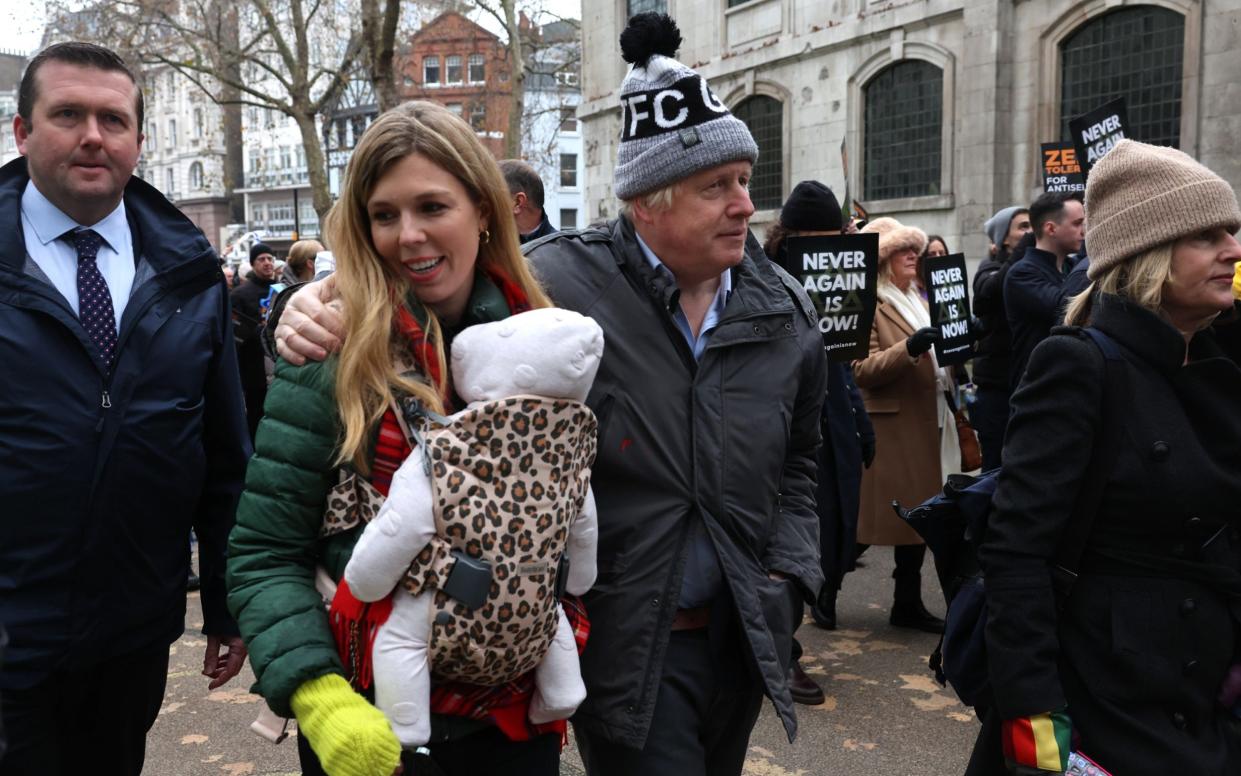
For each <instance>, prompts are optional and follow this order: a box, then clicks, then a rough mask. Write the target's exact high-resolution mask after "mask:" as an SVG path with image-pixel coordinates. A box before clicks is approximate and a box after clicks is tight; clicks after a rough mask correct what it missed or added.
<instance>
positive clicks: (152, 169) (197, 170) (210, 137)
mask: <svg viewBox="0 0 1241 776" xmlns="http://www.w3.org/2000/svg"><path fill="white" fill-rule="evenodd" d="M142 81H143V85H142V91H143V99H144V100H145V103H146V127H144V128H143V131H144V133H145V135H146V137H145V139H144V140H143V143H142V156H141V157H140V159H139V161H138V169H137V175H138V177H140V178H142V179H144V180H146V181H147V182H148V183H150V184H151V185H152V186H154V187H155V188H157V189H159V190H160V192H162V193H163V195H164V196H165V197H167V198H168V199H169V200H171V201H172V202H174V203H176V205H177V207H178V208H180V209H181V212H182V213H184V214H185V215H186V216H187V217H188V218H189V219H190V220H191V221H193V222H194V224H195V225H196V226H197V227H198V228H199V229H201V230H202V232H203V234H205V235H206V236H207V239H208V240H209V241H210V242H211V244H212V245H213V246H214V247H215V248H216V250H221V249H222V248H223V245H222V242H221V235H222V233H223V232H224V231H225V226H226V225H227V224H228V221H229V200H228V197H229V193H230V192H229V191H228V188H227V187H226V185H225V180H224V177H225V176H224V164H225V156H226V154H227V150H226V148H225V136H224V126H223V112H222V111H221V109H220V107H219V106H218V105H216V104H215V103H214V102H212V101H211V99H210V98H208V97H207V95H206V94H204V93H203V91H202V90H201V89H200V88H198V87H197V86H196V85H194V83H193V82H192V81H190V80H189V79H188V78H186V77H185V76H183V75H181V74H180V73H178V72H176V71H175V70H173V69H172V68H169V67H159V66H149V67H146V68H144V69H143V72H142Z"/></svg>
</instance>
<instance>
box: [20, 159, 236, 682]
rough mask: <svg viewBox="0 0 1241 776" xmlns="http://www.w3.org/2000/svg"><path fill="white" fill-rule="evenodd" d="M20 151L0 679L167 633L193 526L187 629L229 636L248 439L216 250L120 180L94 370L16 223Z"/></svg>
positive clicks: (87, 348) (88, 350) (136, 183)
mask: <svg viewBox="0 0 1241 776" xmlns="http://www.w3.org/2000/svg"><path fill="white" fill-rule="evenodd" d="M28 180H29V178H28V177H27V174H26V160H25V159H24V158H22V159H18V160H15V161H13V162H11V163H9V164H7V165H5V166H4V168H3V169H0V218H3V219H5V221H6V222H7V223H8V224H9V226H8V227H7V228H4V229H0V364H2V365H3V366H2V367H0V622H3V623H4V627H5V628H6V629H7V630H8V632H9V639H10V644H9V648H8V652H7V654H6V657H5V664H4V670H3V672H0V687H4V688H21V687H29V686H32V685H33V684H35V683H37V682H38V681H39V680H40V679H41V678H42V677H44V676H46V674H47V673H48V672H49V671H51V670H53V669H54V668H57V667H64V668H78V669H85V668H90V667H92V666H95V665H98V664H99V663H101V662H103V661H106V660H107V659H108V658H110V657H115V656H118V655H123V654H127V653H130V652H133V651H136V650H139V649H148V648H155V647H158V646H160V645H167V644H170V643H172V642H173V641H175V640H176V639H177V637H178V636H180V635H181V632H182V630H183V628H184V618H185V601H186V598H185V581H186V577H187V575H188V573H189V533H190V528H191V527H193V529H194V530H195V532H196V533H197V535H198V539H199V552H200V572H199V576H200V577H201V578H202V603H203V617H204V624H203V630H204V631H205V632H207V633H210V634H213V635H233V634H236V633H237V626H236V624H235V623H234V622H233V619H232V617H230V616H229V614H228V611H227V609H226V607H225V600H224V555H225V547H226V542H227V540H228V532H229V530H230V529H231V528H232V524H233V512H234V510H235V509H236V506H237V498H238V494H239V493H240V492H241V484H242V478H243V477H244V475H245V466H246V460H247V459H248V458H249V456H250V440H249V438H248V437H247V436H246V430H245V425H244V420H243V418H244V415H243V413H242V407H241V385H240V382H239V381H238V377H237V359H236V356H235V355H234V354H233V336H232V330H231V324H230V322H229V304H228V295H227V291H226V289H225V287H224V282H223V274H222V273H221V272H220V265H219V260H218V259H217V258H216V255H215V251H214V250H212V248H211V245H210V243H208V242H207V239H206V238H205V237H203V234H202V232H200V231H199V230H198V228H197V227H195V226H194V224H192V223H191V222H190V221H189V219H187V218H186V217H185V216H184V215H182V214H181V213H180V211H178V210H177V209H176V208H175V207H173V206H172V204H171V203H169V202H168V200H166V199H164V197H163V195H161V194H160V193H159V192H158V191H156V190H155V189H153V188H151V187H150V186H149V185H147V184H146V183H144V182H143V181H141V180H139V179H138V178H131V179H130V181H129V183H128V185H126V187H125V193H124V197H125V210H126V214H127V215H128V217H129V220H130V227H131V229H133V230H134V232H135V234H136V235H137V237H138V243H139V244H140V246H141V251H140V255H141V260H140V261H139V263H138V266H137V271H136V275H135V277H134V286H133V291H132V293H131V294H130V297H129V302H128V303H127V305H126V307H125V312H124V315H123V317H122V319H121V327H120V333H119V338H118V340H117V349H116V357H115V360H114V362H113V368H112V371H111V374H109V373H108V372H107V371H106V370H105V369H104V368H103V366H102V363H101V361H100V359H99V356H98V352H97V349H96V348H95V346H94V344H93V343H92V342H91V340H90V338H89V337H88V336H87V334H86V332H85V330H84V329H83V328H82V325H81V323H80V322H79V320H78V317H77V316H76V315H75V314H74V313H73V310H72V309H71V308H70V307H69V305H68V304H67V303H66V302H65V300H64V297H62V296H61V295H60V294H59V293H57V291H56V289H55V288H54V287H53V286H52V285H51V284H50V283H48V282H47V281H46V280H42V279H40V278H39V277H38V275H37V273H36V272H34V269H35V268H36V267H37V265H34V263H33V262H31V261H29V259H28V257H27V255H26V250H25V245H24V240H23V233H22V226H21V216H20V208H21V196H22V191H23V190H24V189H25V186H26V182H27V181H28Z"/></svg>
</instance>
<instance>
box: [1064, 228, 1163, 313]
mask: <svg viewBox="0 0 1241 776" xmlns="http://www.w3.org/2000/svg"><path fill="white" fill-rule="evenodd" d="M1171 279H1172V243H1164V244H1163V245H1158V246H1156V247H1154V248H1151V249H1149V250H1147V251H1145V252H1143V253H1139V254H1138V255H1137V256H1134V257H1133V258H1132V259H1129V260H1128V261H1122V262H1120V263H1119V264H1116V265H1113V266H1112V267H1109V268H1108V269H1107V270H1105V271H1104V272H1103V274H1101V275H1100V276H1099V277H1098V278H1096V279H1095V280H1094V282H1093V283H1091V284H1090V285H1089V286H1087V287H1086V290H1085V291H1083V292H1081V293H1080V294H1078V295H1077V296H1075V297H1073V298H1072V299H1071V300H1070V301H1069V306H1068V309H1067V310H1066V311H1065V313H1064V322H1065V323H1066V324H1068V325H1069V326H1088V325H1090V313H1091V308H1092V307H1093V301H1094V295H1095V292H1096V291H1098V292H1102V293H1104V294H1114V295H1115V296H1119V297H1122V298H1124V299H1127V300H1129V301H1130V302H1133V303H1135V304H1137V305H1138V306H1139V307H1144V308H1146V309H1147V310H1150V311H1151V312H1153V313H1156V314H1158V313H1159V311H1160V307H1161V305H1162V304H1163V287H1164V285H1165V284H1167V283H1168V282H1169V281H1170V280H1171Z"/></svg>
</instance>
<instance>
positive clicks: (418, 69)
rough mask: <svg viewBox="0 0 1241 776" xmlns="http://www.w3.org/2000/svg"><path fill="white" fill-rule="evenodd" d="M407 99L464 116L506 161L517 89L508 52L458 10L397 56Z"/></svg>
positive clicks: (401, 87)
mask: <svg viewBox="0 0 1241 776" xmlns="http://www.w3.org/2000/svg"><path fill="white" fill-rule="evenodd" d="M396 70H397V73H399V74H400V75H399V76H398V77H399V78H400V79H401V80H400V82H399V85H398V89H399V90H400V94H401V98H402V99H405V100H431V101H433V102H438V103H440V104H441V105H444V106H446V107H447V108H448V109H449V110H451V111H453V112H454V113H456V114H457V115H459V116H461V117H462V118H464V119H465V120H466V121H468V122H469V123H470V125H471V126H472V127H474V130H475V131H476V132H478V133H479V137H480V139H481V140H482V141H483V144H484V145H485V146H486V147H487V149H488V150H490V151H491V152H492V153H493V154H495V155H496V158H501V157H502V156H503V155H504V136H505V133H506V131H507V130H508V117H509V107H510V100H511V99H512V85H511V83H510V78H509V73H510V68H509V64H508V49H507V47H506V46H505V45H504V43H503V42H501V41H500V39H499V38H498V37H496V36H495V35H493V34H492V33H490V32H488V31H487V30H485V29H484V28H482V27H480V26H479V25H477V24H475V23H474V22H472V21H470V20H469V19H467V18H466V17H464V16H462V15H461V14H459V13H457V12H455V11H449V12H448V13H444V14H440V15H439V16H437V17H436V18H435V19H434V20H433V21H431V22H430V23H428V24H425V25H423V26H422V28H421V29H420V30H418V32H416V33H414V34H413V36H412V37H411V38H410V41H409V45H408V46H405V47H402V49H401V50H400V51H399V52H398V53H397V65H396Z"/></svg>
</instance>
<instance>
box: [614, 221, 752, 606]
mask: <svg viewBox="0 0 1241 776" xmlns="http://www.w3.org/2000/svg"><path fill="white" fill-rule="evenodd" d="M634 236H635V237H637V238H638V247H640V248H641V249H642V255H643V256H645V257H646V260H647V261H648V262H649V263H650V265H651V266H652V267H654V268H655V270H656V271H657V272H659V273H661V274H663V275H664V276H666V277H667V278H669V279H670V280H672V282H673V284H674V285H675V284H676V277H675V276H674V275H673V274H672V270H670V269H668V268H667V267H666V266H664V263H663V262H662V261H660V260H659V257H658V256H656V255H655V253H654V252H653V251H652V250H651V248H650V246H649V245H647V244H646V243H645V242H644V241H643V240H642V238H641V237H640V236H639V235H637V234H636V233H635V234H634ZM732 291H733V280H732V272H731V270H724V272H723V273H721V274H720V287H719V289H718V290H716V292H715V299H714V300H713V301H712V302H711V306H710V307H709V308H707V314H706V316H705V317H704V318H703V319H702V326H701V327H699V329H698V336H697V337H695V336H694V331H693V329H692V328H690V325H689V318H687V317H686V316H685V311H684V310H682V309H681V306H680V305H677V309H676V310H674V311H673V312H672V320H673V322H674V323H675V324H676V326H677V329H679V330H680V332H681V335H682V336H684V337H685V341H686V343H688V344H689V347H690V350H692V351H693V353H694V360H700V359H701V358H702V354H703V352H704V351H706V349H707V344H708V343H709V342H710V340H711V333H712V332H713V331H714V330H715V327H716V326H718V325H719V322H720V317H721V316H722V315H723V314H724V306H725V305H727V304H728V297H729V295H730V294H732ZM723 581H724V576H723V572H722V571H721V570H720V560H719V557H718V556H717V555H716V554H715V546H714V545H713V544H711V537H709V536H707V528H706V526H705V525H703V522H702V521H701V520H699V521H697V522H696V523H695V524H694V526H693V528H692V529H691V533H690V540H689V549H688V555H687V557H686V559H685V573H684V575H683V576H682V577H681V593H680V595H679V596H678V598H677V606H678V607H679V608H681V609H693V608H696V607H699V606H706V605H708V604H710V603H711V602H712V601H713V600H715V596H716V595H717V594H718V593H719V591H720V587H721V585H722V584H723Z"/></svg>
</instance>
